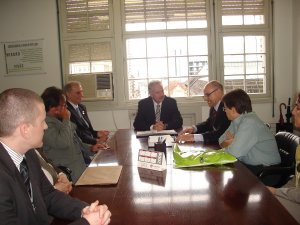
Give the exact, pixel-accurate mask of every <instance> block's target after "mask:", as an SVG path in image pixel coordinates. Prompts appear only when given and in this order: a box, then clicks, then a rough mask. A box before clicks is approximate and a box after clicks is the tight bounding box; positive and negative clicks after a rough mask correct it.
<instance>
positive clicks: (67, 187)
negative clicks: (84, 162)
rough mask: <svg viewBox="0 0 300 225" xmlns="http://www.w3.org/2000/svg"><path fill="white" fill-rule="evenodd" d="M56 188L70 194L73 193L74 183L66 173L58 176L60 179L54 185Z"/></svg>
mask: <svg viewBox="0 0 300 225" xmlns="http://www.w3.org/2000/svg"><path fill="white" fill-rule="evenodd" d="M54 188H55V189H57V190H59V191H62V192H64V193H66V194H69V193H70V192H71V191H72V182H70V181H69V180H68V178H67V176H66V175H65V174H64V173H60V174H59V175H58V179H57V181H56V183H55V184H54Z"/></svg>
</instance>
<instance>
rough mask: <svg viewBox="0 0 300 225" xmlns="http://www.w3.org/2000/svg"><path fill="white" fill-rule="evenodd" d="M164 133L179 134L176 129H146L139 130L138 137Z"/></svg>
mask: <svg viewBox="0 0 300 225" xmlns="http://www.w3.org/2000/svg"><path fill="white" fill-rule="evenodd" d="M163 134H165V135H166V134H169V135H177V132H176V131H175V130H160V131H157V130H146V131H137V132H136V136H137V137H147V136H151V135H163Z"/></svg>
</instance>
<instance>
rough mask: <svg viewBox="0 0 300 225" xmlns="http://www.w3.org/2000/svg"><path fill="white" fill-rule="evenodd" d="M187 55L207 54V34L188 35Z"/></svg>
mask: <svg viewBox="0 0 300 225" xmlns="http://www.w3.org/2000/svg"><path fill="white" fill-rule="evenodd" d="M188 46H189V55H208V45H207V36H206V35H203V36H189V37H188Z"/></svg>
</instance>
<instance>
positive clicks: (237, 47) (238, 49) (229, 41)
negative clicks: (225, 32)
mask: <svg viewBox="0 0 300 225" xmlns="http://www.w3.org/2000/svg"><path fill="white" fill-rule="evenodd" d="M223 46H224V54H235V53H237V54H238V53H244V37H241V36H229V37H224V38H223Z"/></svg>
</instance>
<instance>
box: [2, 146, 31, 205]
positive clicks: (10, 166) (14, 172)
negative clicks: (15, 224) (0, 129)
mask: <svg viewBox="0 0 300 225" xmlns="http://www.w3.org/2000/svg"><path fill="white" fill-rule="evenodd" d="M0 163H1V165H3V168H2V169H4V170H5V171H6V172H7V173H8V174H9V175H10V176H11V177H12V179H13V180H15V182H16V183H17V184H18V186H19V187H20V188H21V189H22V191H23V194H24V199H26V201H27V202H28V204H30V205H31V201H30V198H29V195H28V193H27V190H26V188H25V185H24V183H23V179H22V177H21V174H20V172H19V170H18V169H17V167H16V165H15V163H14V162H13V160H12V159H11V157H10V156H9V154H8V153H7V151H6V149H5V148H4V147H3V145H2V144H1V143H0ZM0 167H2V166H0ZM29 178H30V181H31V179H33V178H31V172H30V169H29ZM32 186H33V185H32Z"/></svg>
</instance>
